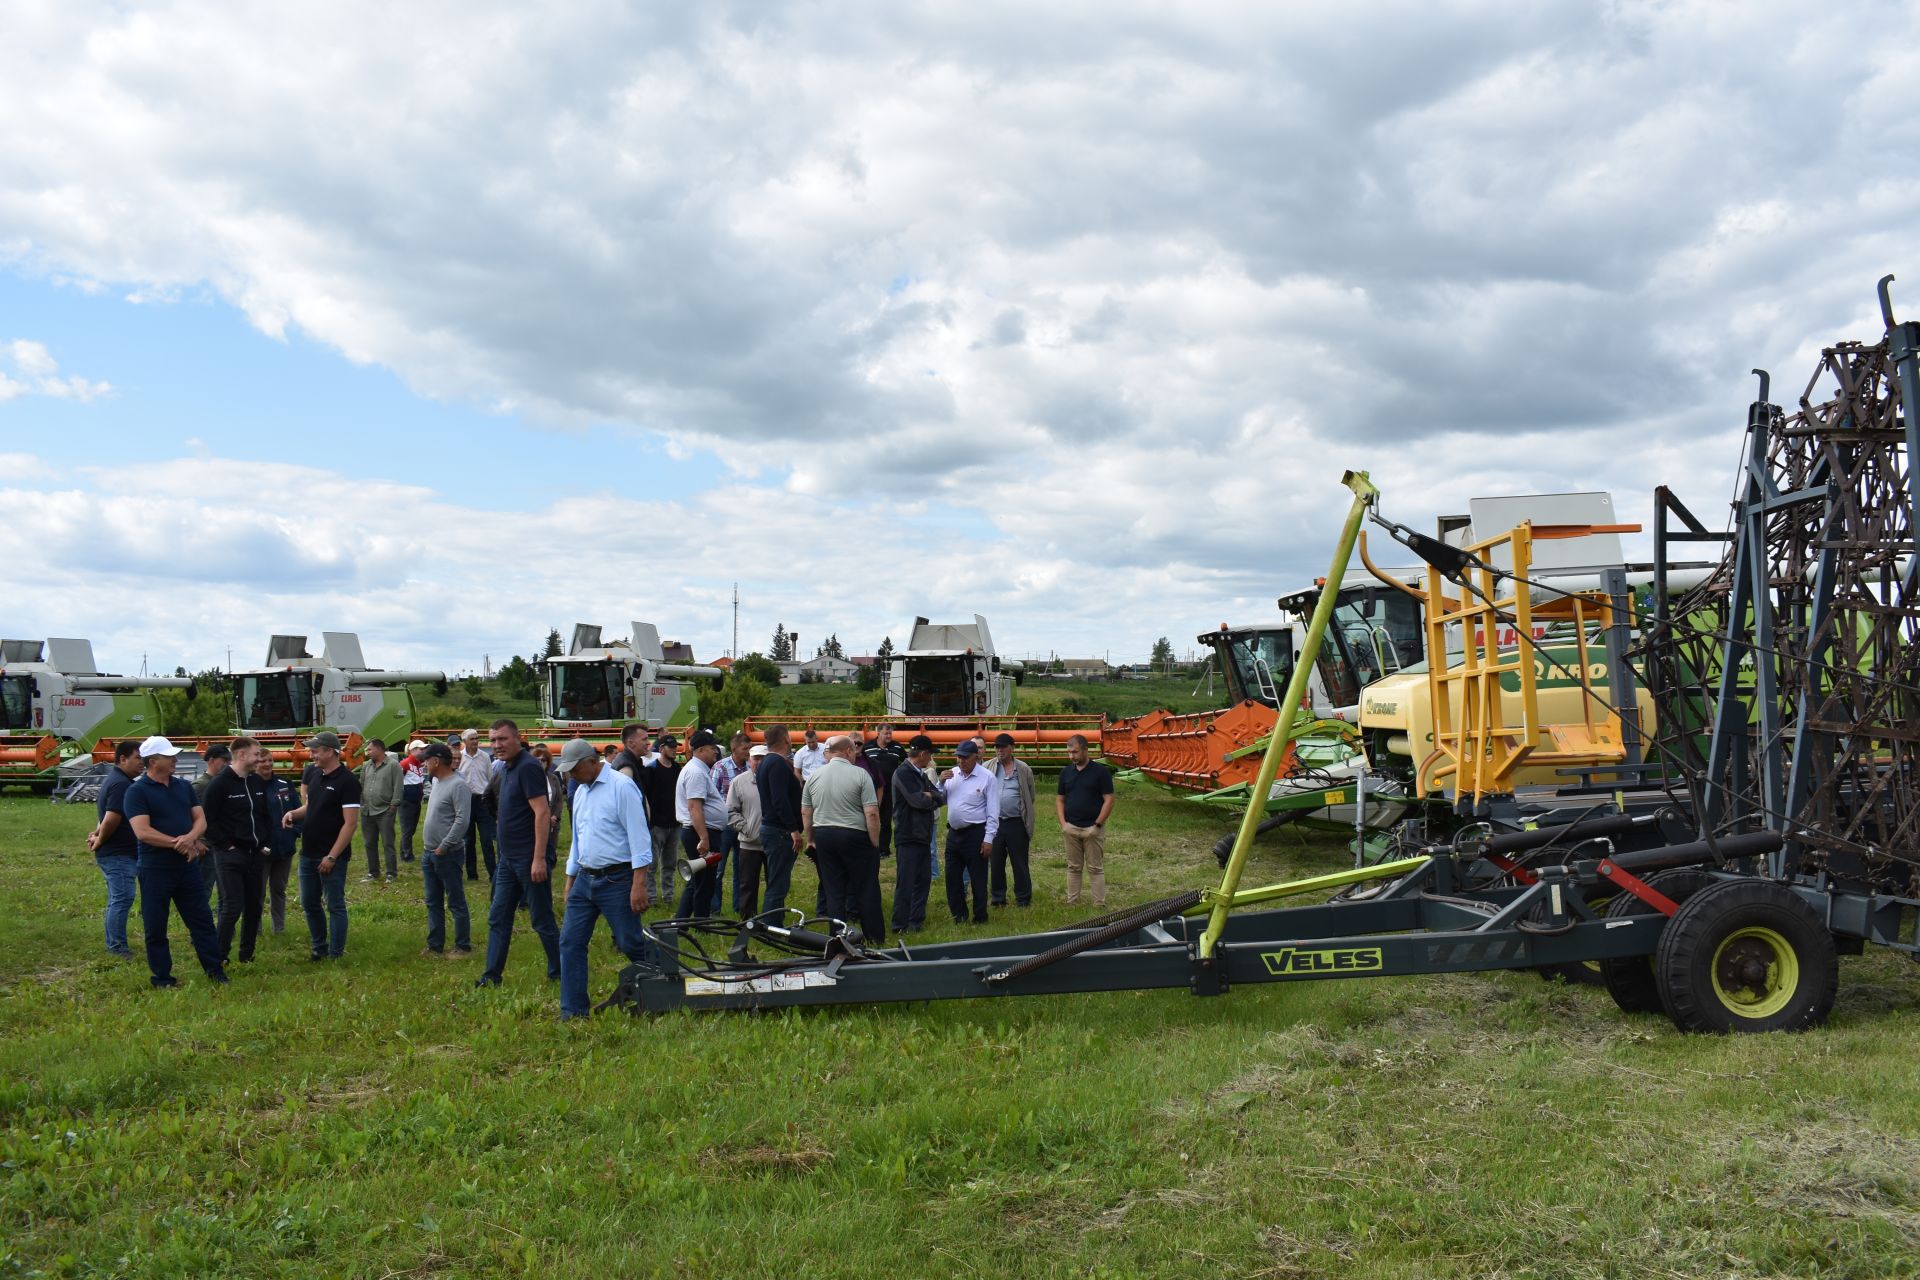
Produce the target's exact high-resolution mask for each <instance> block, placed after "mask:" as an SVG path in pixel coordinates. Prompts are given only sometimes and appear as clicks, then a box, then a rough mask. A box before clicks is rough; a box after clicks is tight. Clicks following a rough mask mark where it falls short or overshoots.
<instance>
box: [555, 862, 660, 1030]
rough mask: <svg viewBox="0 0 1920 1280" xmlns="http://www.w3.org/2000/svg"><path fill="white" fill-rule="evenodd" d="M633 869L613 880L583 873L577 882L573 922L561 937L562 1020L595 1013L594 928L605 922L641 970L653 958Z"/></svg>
mask: <svg viewBox="0 0 1920 1280" xmlns="http://www.w3.org/2000/svg"><path fill="white" fill-rule="evenodd" d="M633 874H634V873H633V869H632V868H631V867H629V868H628V869H626V870H625V871H615V872H613V873H612V874H610V875H604V876H590V875H588V874H587V873H586V872H584V871H582V872H581V873H580V874H579V875H577V876H575V877H574V878H573V887H572V888H571V889H569V890H568V891H567V920H566V924H565V925H564V926H563V927H562V928H561V931H560V1016H561V1017H564V1018H580V1017H584V1016H586V1014H587V1013H589V1012H590V1009H589V1007H588V1004H587V948H588V946H589V944H591V943H592V942H593V926H594V925H595V923H597V922H598V921H599V920H600V919H601V918H602V917H605V919H606V922H607V928H609V929H611V930H612V931H613V945H614V946H616V947H618V948H620V954H621V955H623V956H625V957H626V958H627V959H629V960H632V961H634V962H635V963H636V964H637V963H639V962H640V961H641V960H642V959H644V958H645V957H646V955H647V953H648V950H649V948H648V946H647V940H646V935H645V934H644V933H642V932H641V931H640V917H639V916H637V915H635V914H634V911H633V904H632V902H631V900H630V895H631V894H632V893H633Z"/></svg>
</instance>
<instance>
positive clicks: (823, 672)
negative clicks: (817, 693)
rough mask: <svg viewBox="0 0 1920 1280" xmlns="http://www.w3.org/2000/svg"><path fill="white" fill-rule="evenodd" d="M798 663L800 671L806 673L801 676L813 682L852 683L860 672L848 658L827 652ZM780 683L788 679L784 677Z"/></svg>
mask: <svg viewBox="0 0 1920 1280" xmlns="http://www.w3.org/2000/svg"><path fill="white" fill-rule="evenodd" d="M796 665H797V666H798V668H799V670H800V671H802V672H805V673H806V674H805V676H804V677H799V678H803V679H805V680H806V681H807V682H808V683H811V684H851V683H852V682H853V680H854V678H855V677H856V676H858V675H859V674H860V668H859V667H858V666H856V665H854V664H853V663H851V662H849V661H847V659H845V658H836V657H833V656H832V655H831V654H825V653H823V654H820V655H819V656H817V657H812V658H808V659H807V660H806V661H805V662H802V663H798V664H796ZM780 683H782V684H785V683H786V681H785V680H784V679H783V680H782V681H781V682H780Z"/></svg>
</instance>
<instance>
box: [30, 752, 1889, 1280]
mask: <svg viewBox="0 0 1920 1280" xmlns="http://www.w3.org/2000/svg"><path fill="white" fill-rule="evenodd" d="M90 821H91V813H90V812H89V811H82V810H73V809H66V808H62V807H58V806H51V805H48V804H47V803H45V802H44V801H36V800H30V799H26V798H12V797H9V798H7V799H4V800H0V901H4V903H5V905H6V910H5V911H4V912H0V939H3V940H4V945H0V1275H13V1274H28V1275H35V1274H52V1275H141V1276H145V1275H181V1276H206V1275H249V1276H254V1275H260V1276H266V1275H286V1276H327V1277H332V1276H449V1277H452V1276H470V1275H482V1274H485V1275H520V1274H524V1275H529V1276H538V1277H542V1278H547V1277H557V1276H592V1277H597V1278H601V1280H604V1278H605V1277H610V1276H625V1275H675V1276H680V1275H685V1276H697V1277H702V1278H713V1277H737V1276H772V1275H794V1276H805V1277H824V1276H857V1277H863V1278H866V1277H875V1276H880V1277H893V1276H900V1277H913V1276H949V1275H951V1276H982V1277H997V1276H1056V1275H1098V1276H1151V1277H1162V1276H1243V1277H1321V1276H1352V1277H1414V1276H1459V1277H1486V1276H1555V1277H1558V1276H1593V1277H1619V1276H1689V1277H1691V1276H1816V1275H1837V1276H1861V1277H1867V1276H1891V1275H1911V1274H1913V1273H1914V1272H1915V1269H1916V1264H1915V1259H1916V1258H1920V1111H1916V1109H1915V1107H1914V1098H1915V1097H1916V1096H1920V1092H1917V1090H1920V1027H1917V1026H1916V1021H1915V1011H1916V1007H1917V1006H1920V973H1917V972H1916V971H1915V969H1914V967H1913V966H1912V965H1911V964H1910V963H1909V962H1907V961H1905V960H1899V959H1896V958H1894V957H1892V956H1889V955H1886V954H1879V955H1868V956H1866V957H1864V958H1861V959H1854V960H1848V961H1845V962H1844V967H1843V970H1842V985H1841V997H1840V1005H1839V1008H1838V1009H1837V1011H1836V1013H1835V1016H1834V1019H1833V1021H1832V1023H1831V1025H1829V1026H1827V1027H1826V1028H1824V1029H1821V1030H1818V1031H1815V1032H1812V1033H1810V1034H1807V1035H1803V1036H1797V1037H1788V1036H1773V1037H1763V1038H1741V1039H1703V1038H1694V1037H1685V1036H1681V1035H1679V1034H1677V1033H1675V1032H1674V1031H1673V1030H1672V1029H1671V1028H1670V1026H1669V1025H1668V1024H1667V1023H1666V1022H1665V1020H1664V1019H1656V1018H1647V1017H1637V1018H1628V1017H1625V1016H1623V1015H1621V1014H1619V1013H1617V1012H1615V1011H1614V1009H1613V1006H1612V1004H1611V1002H1610V1001H1608V999H1607V998H1606V996H1605V995H1604V993H1602V992H1600V991H1598V990H1594V989H1584V988H1568V987H1564V986H1558V985H1550V984H1548V983H1546V982H1544V981H1542V980H1541V979H1540V978H1538V977H1536V976H1534V975H1532V974H1497V975H1460V976H1454V977H1448V978H1439V979H1421V980H1412V979H1407V980H1393V979H1387V980H1377V981H1352V982H1323V983H1299V984H1292V985H1284V986H1281V985H1275V986H1264V987H1248V988H1241V989H1238V990H1235V991H1234V992H1232V993H1230V994H1229V995H1227V996H1225V997H1222V998H1219V999H1211V1000H1203V999H1196V998H1193V997H1191V996H1188V995H1186V994H1184V993H1179V992H1162V993H1122V994H1107V995H1099V996H1080V997H1052V998H1047V999H1035V1000H1003V1001H997V1002H993V1001H970V1002H957V1003H947V1004H940V1005H902V1006H886V1007H877V1008H866V1009H837V1010H821V1011H814V1012H796V1011H786V1012H781V1013H774V1014H766V1015H738V1014H731V1015H729V1014H703V1015H694V1014H687V1015H675V1016H670V1017H664V1018H657V1019H644V1018H641V1019H636V1018H630V1017H627V1016H625V1015H614V1016H606V1015H603V1016H601V1017H599V1018H596V1019H593V1020H592V1021H591V1022H589V1023H585V1024H578V1023H576V1024H566V1025H563V1024H561V1023H560V1022H558V1021H557V1017H556V1014H557V998H556V993H555V991H554V989H553V987H552V986H551V985H549V984H548V983H547V982H546V980H545V978H544V967H543V965H542V964H541V962H540V960H539V959H538V958H537V956H538V946H537V944H536V943H535V942H534V940H533V939H532V938H531V937H530V936H529V935H527V933H526V932H525V925H524V917H523V918H522V923H521V925H520V927H519V929H517V930H516V937H515V941H514V950H513V956H512V960H511V962H510V964H509V967H508V974H507V980H506V985H505V986H504V987H503V988H500V989H497V990H491V991H478V990H475V989H474V987H473V985H472V982H473V978H474V976H475V975H476V973H477V971H478V961H477V960H468V961H464V962H455V961H441V960H429V959H422V958H420V957H419V955H418V952H419V950H420V946H421V943H422V934H423V930H424V923H423V911H422V908H421V906H420V900H419V880H418V877H417V876H416V875H415V874H413V872H412V868H410V867H409V868H408V869H407V874H405V875H403V876H402V878H401V880H400V882H399V883H397V884H395V885H391V886H386V885H383V886H372V885H365V884H362V883H361V882H360V881H359V878H358V876H359V873H358V872H357V871H355V872H353V873H352V880H351V883H350V887H349V901H350V904H351V911H352V936H351V939H350V941H349V944H348V949H347V957H346V959H345V960H344V961H343V962H341V963H338V964H329V965H324V966H320V965H311V964H308V963H307V962H306V959H305V956H306V951H307V947H306V944H305V937H304V935H303V933H302V929H303V924H302V922H301V920H300V917H299V915H298V912H297V910H296V911H295V912H294V913H293V916H292V919H291V920H290V921H289V932H288V933H287V934H286V935H284V936H282V937H278V938H271V939H269V940H268V941H267V943H266V944H265V945H264V946H263V948H262V950H263V956H262V958H261V959H260V960H259V961H258V962H257V963H255V964H253V965H251V966H246V967H244V968H243V967H240V966H235V977H234V981H233V984H232V986H230V987H228V988H224V989H215V988H214V987H212V986H211V985H210V984H209V983H207V982H206V981H205V980H203V979H202V978H201V977H200V976H199V974H198V970H197V968H196V966H195V965H194V963H193V960H192V957H191V951H190V949H189V948H188V947H187V946H186V940H185V938H184V937H183V936H182V935H181V931H180V929H179V926H178V924H177V922H176V924H175V926H174V928H173V930H172V933H173V937H174V945H175V955H176V965H177V968H178V970H179V972H180V973H181V975H182V977H183V978H184V979H185V986H184V988H183V989H180V990H177V991H168V992H156V991H151V990H149V989H148V986H147V981H146V973H145V967H144V965H143V964H142V963H141V962H140V961H113V960H111V959H109V958H108V957H107V956H106V955H105V954H104V952H103V949H102V946H101V939H100V908H101V904H102V902H103V899H104V894H103V891H102V886H101V881H100V878H99V875H98V873H97V872H96V870H95V869H94V867H93V864H92V860H91V858H90V857H89V856H88V855H86V854H85V853H84V852H83V850H82V845H81V837H82V835H83V834H84V832H85V831H86V830H87V828H88V826H89V824H90ZM1218 833H1219V819H1218V818H1216V817H1215V816H1213V815H1211V814H1209V813H1207V812H1205V811H1202V810H1200V809H1198V808H1197V807H1196V806H1192V805H1187V804H1183V803H1181V802H1179V801H1177V800H1174V799H1171V798H1169V797H1167V796H1165V795H1164V794H1162V793H1160V792H1158V791H1156V790H1154V789H1152V788H1151V787H1149V786H1146V785H1144V784H1133V783H1129V784H1123V786H1122V794H1121V797H1120V804H1119V808H1118V811H1117V815H1116V818H1115V823H1114V830H1113V835H1112V840H1111V846H1110V852H1109V858H1110V863H1111V866H1112V872H1111V880H1110V894H1109V902H1110V903H1111V904H1114V905H1119V904H1124V903H1128V902H1137V901H1144V900H1147V899H1149V898H1152V897H1155V896H1157V895H1161V894H1164V893H1167V892H1169V891H1174V890H1178V889H1180V888H1185V887H1191V886H1195V885H1199V884H1203V883H1205V882H1207V881H1208V880H1209V879H1211V878H1212V876H1213V875H1215V874H1217V873H1215V871H1214V863H1213V860H1212V858H1211V857H1210V856H1209V854H1208V848H1209V846H1210V845H1211V843H1212V842H1213V840H1214V838H1215V836H1216V835H1217V834H1218ZM1342 860H1343V855H1342V854H1341V852H1340V850H1339V849H1338V847H1337V846H1336V845H1334V844H1332V843H1319V844H1311V843H1302V842H1300V841H1299V840H1298V839H1297V838H1296V837H1291V836H1286V837H1275V839H1274V840H1273V841H1272V842H1271V843H1264V844H1262V846H1261V847H1260V848H1259V849H1258V850H1257V852H1256V855H1255V861H1254V867H1253V869H1252V871H1251V873H1250V874H1252V875H1253V876H1255V877H1256V878H1257V879H1258V880H1259V881H1265V880H1270V879H1277V878H1281V877H1285V876H1289V875H1294V874H1300V873H1310V872H1313V871H1319V870H1326V869H1330V868H1332V867H1335V866H1337V865H1339V864H1340V863H1341V862H1342ZM1034 863H1035V868H1036V877H1037V881H1038V892H1037V898H1038V901H1037V902H1036V905H1035V906H1034V907H1033V908H1032V909H1030V910H1027V911H1020V910H1007V911H1000V912H996V913H995V919H994V923H993V926H992V927H993V928H995V929H996V930H1000V931H1006V932H1015V931H1020V930H1024V929H1029V928H1038V927H1044V926H1052V925H1060V924H1065V923H1068V922H1070V921H1071V920H1073V919H1075V918H1076V917H1077V914H1078V913H1076V912H1075V911H1074V910H1071V909H1069V908H1067V907H1066V906H1065V905H1063V904H1062V903H1061V901H1060V896H1061V891H1062V886H1063V882H1064V871H1063V862H1062V859H1061V853H1060V847H1059V841H1058V838H1057V834H1056V833H1053V832H1050V831H1046V830H1043V831H1042V832H1041V835H1040V839H1039V842H1038V847H1037V849H1036V851H1035V857H1034ZM805 866H806V864H805V863H803V864H802V868H803V870H802V872H801V874H800V875H799V876H797V877H796V898H797V899H800V900H808V899H810V898H811V895H812V888H813V882H812V879H811V876H810V874H809V873H807V872H806V871H805ZM889 880H890V876H889ZM934 914H935V917H936V919H939V920H942V921H944V918H945V917H944V913H942V912H940V911H939V910H938V907H937V906H936V910H935V912H934ZM475 931H476V935H480V934H482V933H483V932H484V930H483V928H482V927H481V926H479V925H478V924H476V930H475ZM957 932H958V931H957V930H955V929H954V928H953V927H952V926H950V925H948V924H945V923H941V924H939V925H938V926H937V927H936V928H934V929H932V930H930V931H929V934H928V935H927V936H928V938H929V940H932V939H938V938H944V937H951V936H954V935H955V934H956V933H957ZM479 940H480V939H479V938H478V937H476V941H479ZM133 941H134V948H135V950H136V952H138V951H139V950H140V947H141V942H140V936H139V931H138V924H137V917H136V923H135V926H134V940H133ZM594 964H595V966H596V968H595V981H594V988H595V991H596V994H603V993H604V992H605V990H606V989H607V988H608V986H609V983H610V980H611V978H612V976H613V974H614V972H615V963H614V956H613V955H612V953H611V947H610V944H609V943H608V942H607V941H606V938H605V935H604V933H602V935H601V936H600V938H598V939H596V943H595V947H594Z"/></svg>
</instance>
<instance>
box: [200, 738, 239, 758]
mask: <svg viewBox="0 0 1920 1280" xmlns="http://www.w3.org/2000/svg"><path fill="white" fill-rule="evenodd" d="M200 758H201V759H203V760H231V759H233V748H232V747H229V746H228V745H227V744H226V743H224V742H216V743H214V744H213V745H212V746H210V747H208V748H207V749H206V750H205V751H202V752H201V753H200Z"/></svg>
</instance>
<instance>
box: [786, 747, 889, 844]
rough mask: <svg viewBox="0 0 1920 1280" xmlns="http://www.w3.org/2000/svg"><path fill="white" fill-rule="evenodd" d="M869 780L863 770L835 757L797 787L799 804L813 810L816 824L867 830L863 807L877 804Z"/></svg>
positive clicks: (877, 796)
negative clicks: (805, 783) (799, 787)
mask: <svg viewBox="0 0 1920 1280" xmlns="http://www.w3.org/2000/svg"><path fill="white" fill-rule="evenodd" d="M879 803H880V796H879V793H877V792H876V791H875V790H874V789H873V779H872V777H870V776H869V775H868V773H867V771H866V770H865V769H859V768H855V767H854V766H853V765H851V764H849V763H847V762H846V761H845V760H843V759H841V758H840V757H839V756H835V757H833V759H831V760H829V761H827V763H826V764H825V765H823V766H821V767H820V768H819V769H816V770H815V771H814V774H813V776H812V777H811V778H808V779H807V785H806V786H804V787H802V788H801V789H800V807H801V808H803V809H812V810H813V825H814V826H816V827H848V828H851V829H852V830H855V831H865V830H866V829H867V814H866V806H868V805H870V804H879Z"/></svg>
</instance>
